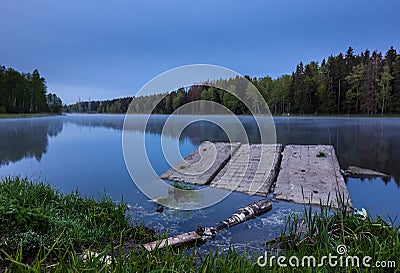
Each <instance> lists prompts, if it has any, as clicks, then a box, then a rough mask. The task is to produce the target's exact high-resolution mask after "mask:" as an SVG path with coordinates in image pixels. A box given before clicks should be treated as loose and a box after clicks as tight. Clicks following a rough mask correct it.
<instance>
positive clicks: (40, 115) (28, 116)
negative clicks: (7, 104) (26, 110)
mask: <svg viewBox="0 0 400 273" xmlns="http://www.w3.org/2000/svg"><path fill="white" fill-rule="evenodd" d="M57 115H60V114H54V113H40V114H0V118H35V117H47V116H57Z"/></svg>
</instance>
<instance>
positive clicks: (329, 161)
mask: <svg viewBox="0 0 400 273" xmlns="http://www.w3.org/2000/svg"><path fill="white" fill-rule="evenodd" d="M337 193H339V194H340V195H341V197H342V198H343V199H344V201H345V202H348V205H350V206H351V200H350V196H349V192H348V190H347V187H346V184H345V182H344V178H343V176H342V175H341V173H340V166H339V162H338V159H337V157H336V154H335V149H334V148H333V146H331V145H287V146H286V147H285V149H284V151H283V157H282V163H281V167H280V171H279V174H278V178H277V181H276V186H275V189H274V194H275V198H276V199H280V200H285V201H292V202H296V203H311V204H316V205H319V204H320V202H321V203H322V205H330V206H332V207H335V208H338V207H339V205H340V201H339V200H337V198H336V196H337Z"/></svg>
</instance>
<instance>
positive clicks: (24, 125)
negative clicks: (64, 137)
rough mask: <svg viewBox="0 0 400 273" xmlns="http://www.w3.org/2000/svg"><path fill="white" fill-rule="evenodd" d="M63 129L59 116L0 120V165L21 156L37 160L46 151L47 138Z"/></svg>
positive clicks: (54, 135)
mask: <svg viewBox="0 0 400 273" xmlns="http://www.w3.org/2000/svg"><path fill="white" fill-rule="evenodd" d="M62 129H63V121H62V119H60V118H30V119H5V120H1V121H0V139H1V141H0V166H1V165H8V164H9V163H10V162H17V161H19V160H21V159H23V158H35V159H36V160H37V161H40V160H41V159H42V156H43V155H44V154H45V153H46V152H47V147H48V143H49V141H48V138H49V137H56V136H57V135H58V134H59V133H61V131H62Z"/></svg>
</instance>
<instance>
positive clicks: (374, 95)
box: [65, 47, 400, 115]
mask: <svg viewBox="0 0 400 273" xmlns="http://www.w3.org/2000/svg"><path fill="white" fill-rule="evenodd" d="M245 78H246V79H248V80H249V81H250V82H251V83H252V84H253V85H254V86H255V87H256V88H257V89H258V90H259V91H260V93H261V94H262V96H263V98H264V99H265V101H266V102H267V104H268V106H269V109H270V111H271V113H272V114H287V113H290V114H299V115H337V114H339V115H340V114H343V115H354V114H356V115H375V114H392V115H398V114H400V53H399V52H397V51H396V50H395V49H394V48H393V47H391V48H390V49H389V50H388V51H387V52H386V53H385V54H384V55H382V53H381V52H378V51H373V52H372V53H371V52H370V51H369V50H365V51H364V52H361V53H360V54H355V53H354V50H353V49H352V48H351V47H350V48H349V49H348V50H347V51H346V53H345V54H343V53H339V54H338V55H336V56H333V55H331V56H329V57H328V58H326V59H323V60H322V61H321V63H318V62H316V61H311V62H310V63H307V64H303V62H300V63H299V64H298V65H297V66H296V68H295V69H294V71H293V72H292V74H291V75H283V76H280V77H278V78H276V79H273V78H271V77H269V76H265V77H260V78H256V77H253V78H251V77H249V76H245ZM210 85H217V86H218V88H217V87H212V86H210ZM224 90H229V91H233V90H234V93H235V92H236V93H237V94H240V95H242V96H243V97H245V98H246V99H247V100H248V101H249V102H250V103H251V104H252V106H254V107H255V106H258V104H259V101H257V99H256V97H254V96H252V94H251V92H250V91H251V88H249V86H248V82H247V81H243V79H240V78H236V79H226V80H218V81H216V82H209V83H207V82H205V83H202V84H200V85H194V86H190V87H185V88H180V89H178V90H175V91H172V92H170V93H168V94H155V95H152V96H146V97H137V98H135V100H134V101H133V105H132V107H131V111H132V112H134V113H149V112H153V113H160V114H170V113H172V112H174V111H175V110H176V109H178V108H179V107H181V106H182V105H184V104H186V103H188V102H191V101H197V100H210V101H214V102H217V103H219V104H222V105H224V106H226V107H227V108H229V109H230V110H231V111H232V112H233V113H235V114H249V109H248V108H247V107H246V106H245V105H244V104H243V103H242V102H241V101H240V100H239V99H237V98H236V97H235V96H233V95H232V94H230V93H229V92H226V91H224ZM163 97H164V98H163ZM132 99H133V98H132V97H127V98H122V99H114V100H108V101H89V102H88V101H86V102H78V103H76V104H73V105H70V106H68V107H66V108H65V111H69V112H94V113H125V112H126V111H127V109H128V107H129V104H130V103H131V101H132ZM255 108H256V109H257V107H255ZM199 110H201V109H199Z"/></svg>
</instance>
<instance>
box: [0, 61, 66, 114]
mask: <svg viewBox="0 0 400 273" xmlns="http://www.w3.org/2000/svg"><path fill="white" fill-rule="evenodd" d="M46 94H47V86H46V81H45V79H44V78H43V77H41V76H40V74H39V71H38V70H37V69H35V70H34V71H33V73H32V74H30V73H22V74H21V73H20V72H18V71H16V70H14V69H12V68H7V69H6V68H5V67H4V66H0V114H5V113H8V114H23V113H30V114H32V113H46V112H49V110H51V111H52V112H54V113H59V112H60V110H61V99H60V98H58V97H57V96H56V95H54V94H49V95H51V96H50V98H54V99H53V100H51V101H50V103H52V104H51V105H50V104H49V95H46ZM49 107H50V109H49Z"/></svg>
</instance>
